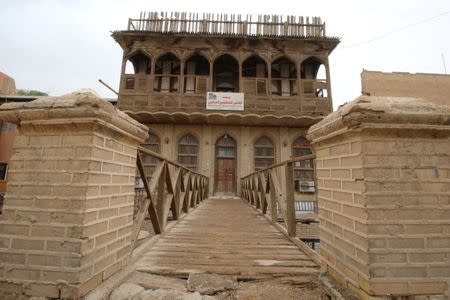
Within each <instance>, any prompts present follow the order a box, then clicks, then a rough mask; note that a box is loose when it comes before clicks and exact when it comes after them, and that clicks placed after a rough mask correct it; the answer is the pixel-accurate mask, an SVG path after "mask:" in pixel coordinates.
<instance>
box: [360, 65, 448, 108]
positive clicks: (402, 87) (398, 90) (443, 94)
mask: <svg viewBox="0 0 450 300" xmlns="http://www.w3.org/2000/svg"><path fill="white" fill-rule="evenodd" d="M361 85H362V94H363V95H370V96H381V97H383V96H388V97H412V98H423V99H425V100H428V101H430V102H433V103H435V104H438V105H449V104H450V103H449V102H448V95H449V94H450V75H446V74H427V73H416V74H411V73H407V72H393V73H385V72H375V71H367V70H363V72H362V73H361Z"/></svg>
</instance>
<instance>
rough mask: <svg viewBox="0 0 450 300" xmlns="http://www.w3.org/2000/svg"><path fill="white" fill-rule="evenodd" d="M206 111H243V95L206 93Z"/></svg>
mask: <svg viewBox="0 0 450 300" xmlns="http://www.w3.org/2000/svg"><path fill="white" fill-rule="evenodd" d="M206 109H210V110H244V93H216V92H208V93H206Z"/></svg>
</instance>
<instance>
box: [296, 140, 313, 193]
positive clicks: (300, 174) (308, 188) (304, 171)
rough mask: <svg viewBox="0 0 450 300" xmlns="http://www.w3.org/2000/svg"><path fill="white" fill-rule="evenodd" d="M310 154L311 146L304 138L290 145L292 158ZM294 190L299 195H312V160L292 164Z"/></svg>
mask: <svg viewBox="0 0 450 300" xmlns="http://www.w3.org/2000/svg"><path fill="white" fill-rule="evenodd" d="M308 154H312V149H311V144H310V143H309V141H308V140H307V139H305V138H304V137H299V138H297V139H296V140H295V141H294V142H293V143H292V156H293V157H300V156H304V155H308ZM294 181H295V190H296V191H298V192H301V193H314V191H315V189H314V164H313V160H312V159H309V160H304V161H298V162H295V163H294Z"/></svg>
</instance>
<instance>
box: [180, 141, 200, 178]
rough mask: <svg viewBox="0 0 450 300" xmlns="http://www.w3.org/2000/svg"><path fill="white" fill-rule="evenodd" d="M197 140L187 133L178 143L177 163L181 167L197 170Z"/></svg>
mask: <svg viewBox="0 0 450 300" xmlns="http://www.w3.org/2000/svg"><path fill="white" fill-rule="evenodd" d="M197 157H198V140H197V138H196V137H195V136H193V135H192V134H190V133H188V134H186V135H185V136H183V137H182V138H181V139H180V142H179V143H178V162H179V163H180V164H182V165H183V166H185V167H187V168H189V169H192V170H194V171H195V170H197Z"/></svg>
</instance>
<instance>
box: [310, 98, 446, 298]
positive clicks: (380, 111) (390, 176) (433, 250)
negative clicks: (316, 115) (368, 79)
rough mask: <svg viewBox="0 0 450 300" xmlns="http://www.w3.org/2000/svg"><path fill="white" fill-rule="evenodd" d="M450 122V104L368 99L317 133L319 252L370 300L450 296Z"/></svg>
mask: <svg viewBox="0 0 450 300" xmlns="http://www.w3.org/2000/svg"><path fill="white" fill-rule="evenodd" d="M449 120H450V106H437V105H434V104H431V103H428V102H425V101H423V100H419V99H413V98H381V97H366V96H362V97H360V98H358V99H356V100H355V101H353V102H350V103H348V104H346V105H345V106H343V107H341V108H340V109H339V110H338V111H337V112H334V113H331V114H330V115H328V116H327V117H326V118H325V119H324V120H323V121H321V122H319V123H318V124H316V125H314V126H313V127H311V128H310V130H309V132H308V139H309V140H311V141H312V144H313V147H314V149H315V153H316V155H317V160H316V166H317V182H318V199H319V216H320V227H321V230H320V239H321V249H320V254H321V256H322V259H323V262H324V264H325V265H326V267H327V272H328V274H329V275H330V276H331V277H333V278H334V279H335V280H336V281H338V282H339V283H340V284H341V285H343V286H345V287H346V288H347V289H348V290H349V291H352V292H354V293H357V294H359V295H360V296H362V297H363V298H364V299H372V298H371V297H380V298H381V299H384V298H385V297H388V295H443V294H446V293H448V288H449V287H448V282H449V280H450V141H449V137H450V125H449V124H450V123H449ZM446 295H447V296H448V294H446Z"/></svg>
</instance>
